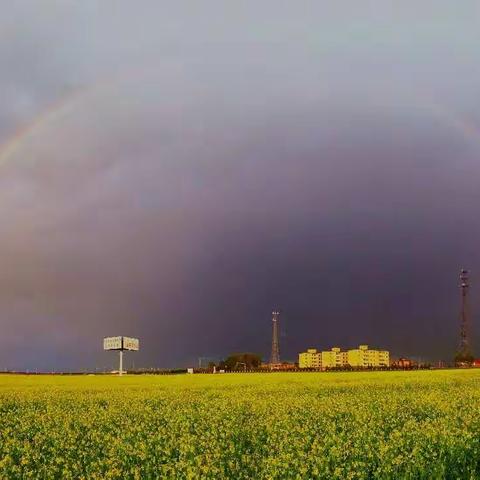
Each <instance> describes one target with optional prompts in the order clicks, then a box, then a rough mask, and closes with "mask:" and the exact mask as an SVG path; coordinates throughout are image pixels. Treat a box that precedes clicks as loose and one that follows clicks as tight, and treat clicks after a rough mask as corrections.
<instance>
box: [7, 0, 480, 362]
mask: <svg viewBox="0 0 480 480" xmlns="http://www.w3.org/2000/svg"><path fill="white" fill-rule="evenodd" d="M1 11H2V13H1V16H0V65H1V69H0V226H1V228H0V259H1V261H0V265H1V266H0V326H1V335H0V370H2V369H17V370H20V369H30V370H34V369H38V370H45V371H51V370H55V371H59V370H65V371H69V370H84V369H105V368H112V367H113V366H114V365H115V363H116V361H117V359H116V356H115V355H114V354H113V353H112V352H103V351H102V338H103V337H105V336H116V335H127V336H133V337H137V338H139V339H140V345H141V350H140V352H138V353H130V354H127V355H126V358H125V362H126V365H127V367H130V368H131V367H132V366H135V367H145V368H150V367H162V368H171V367H185V366H191V365H194V364H196V363H197V362H198V358H199V357H210V358H222V357H224V356H225V355H227V354H229V353H231V352H238V351H252V352H258V353H260V354H262V355H263V357H264V358H265V359H268V357H269V352H270V342H271V312H272V310H273V309H279V310H280V311H281V317H280V321H281V330H282V335H281V338H280V353H281V357H282V358H283V359H290V360H295V359H296V356H297V354H298V352H300V351H303V350H304V349H306V348H308V347H317V348H319V349H329V348H331V347H333V346H341V347H343V348H352V347H355V346H357V345H358V344H363V343H366V344H369V345H372V346H375V347H379V348H382V349H388V350H390V351H391V355H393V356H408V357H414V358H420V359H426V360H430V361H437V360H440V359H442V360H451V359H452V357H453V355H454V353H455V350H456V348H457V345H458V341H459V303H460V296H459V289H458V273H459V270H460V268H462V267H464V268H468V269H469V270H470V271H471V288H470V311H471V342H472V347H473V350H474V352H476V353H477V355H478V356H480V322H479V319H480V317H479V313H480V302H479V301H478V298H479V294H480V255H479V248H480V223H479V220H478V215H479V206H480V103H479V98H480V62H478V46H479V44H480V5H479V3H478V2H476V1H470V0H465V1H463V2H461V4H459V3H458V2H451V1H444V0H426V1H423V2H417V1H413V0H406V1H403V2H397V1H385V0H383V1H380V0H378V1H365V2H358V1H356V0H348V1H347V0H335V1H329V0H327V1H324V2H314V1H309V2H307V1H299V2H283V1H278V0H277V1H269V0H268V1H264V2H254V1H242V2H224V1H210V0H208V1H206V2H194V1H182V0H176V1H174V2H173V1H172V2H166V1H159V0H155V1H150V0H142V1H139V2H131V1H124V0H115V1H114V0H104V1H102V2H98V1H92V0H82V1H81V2H77V1H63V0H62V1H60V0H58V1H53V0H42V1H38V0H23V1H22V2H18V1H16V0H1Z"/></svg>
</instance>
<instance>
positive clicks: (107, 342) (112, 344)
mask: <svg viewBox="0 0 480 480" xmlns="http://www.w3.org/2000/svg"><path fill="white" fill-rule="evenodd" d="M103 349H104V350H121V349H122V337H107V338H104V339H103Z"/></svg>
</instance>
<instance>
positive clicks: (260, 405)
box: [0, 370, 480, 480]
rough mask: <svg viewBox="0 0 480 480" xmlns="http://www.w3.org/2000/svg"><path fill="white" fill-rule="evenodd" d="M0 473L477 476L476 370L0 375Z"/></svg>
mask: <svg viewBox="0 0 480 480" xmlns="http://www.w3.org/2000/svg"><path fill="white" fill-rule="evenodd" d="M0 435H1V437H0V478H2V479H3V478H18V479H28V478H45V479H82V478H84V479H87V478H88V479H140V478H142V479H143V478H162V479H163V478H167V479H168V478H171V479H225V478H228V479H235V480H240V479H314V478H322V479H323V478H324V479H342V480H343V479H357V478H358V479H372V478H378V479H401V478H408V479H436V478H451V479H453V478H457V479H469V478H480V371H475V370H456V371H454V370H452V371H421V372H372V373H358V372H357V373H274V374H226V375H179V376H125V377H123V378H118V377H110V376H81V377H79V376H76V377H66V376H13V375H2V376H0Z"/></svg>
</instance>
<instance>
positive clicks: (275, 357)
mask: <svg viewBox="0 0 480 480" xmlns="http://www.w3.org/2000/svg"><path fill="white" fill-rule="evenodd" d="M279 316H280V312H278V311H273V312H272V354H271V356H270V364H271V365H278V364H279V363H280V345H279V340H278V332H279Z"/></svg>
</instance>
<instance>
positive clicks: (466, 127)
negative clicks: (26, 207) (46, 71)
mask: <svg viewBox="0 0 480 480" xmlns="http://www.w3.org/2000/svg"><path fill="white" fill-rule="evenodd" d="M108 83H111V82H108ZM104 84H105V82H95V83H93V84H91V85H88V86H86V87H83V88H79V89H77V90H74V91H73V92H72V93H70V94H69V95H66V96H65V97H63V98H61V99H60V100H58V101H56V102H54V103H53V104H51V105H50V106H49V107H48V108H47V109H46V110H44V111H43V112H42V113H41V114H40V115H39V116H37V117H36V118H35V119H34V120H33V121H31V122H30V123H28V124H26V125H23V126H21V127H20V128H18V129H17V130H16V131H15V133H14V134H13V135H12V136H11V137H10V138H9V139H8V140H7V141H6V142H5V143H3V144H2V145H0V167H1V166H2V165H4V164H5V163H7V162H8V161H9V159H11V158H13V157H14V154H15V153H16V152H17V151H18V150H19V149H20V148H21V147H22V145H23V144H24V143H25V142H26V141H27V140H28V139H30V138H31V137H33V136H35V135H39V134H41V132H42V130H43V129H45V128H47V127H49V126H51V125H53V124H55V122H57V121H58V120H60V119H61V118H63V117H64V116H65V115H67V114H69V113H70V112H72V111H74V110H75V108H76V107H77V106H78V104H79V103H80V102H82V101H83V100H85V98H87V97H88V96H89V95H91V94H93V93H94V92H96V91H97V90H98V89H99V88H100V87H101V86H102V85H104ZM421 106H423V107H424V108H425V109H426V110H427V111H428V112H429V113H430V114H432V115H433V116H434V117H435V118H438V119H440V120H442V121H443V122H444V123H445V124H447V125H449V126H450V127H451V128H452V129H453V130H455V131H457V132H458V133H459V134H461V135H462V136H463V137H464V138H465V139H466V140H467V141H469V142H472V143H474V144H475V145H476V147H480V130H479V128H478V127H477V126H476V125H475V124H473V123H471V122H469V121H467V120H466V119H464V118H462V117H460V116H458V115H456V114H455V113H454V112H452V111H451V110H448V109H447V108H446V107H444V106H443V105H442V104H439V103H438V102H435V101H431V100H430V101H428V100H427V101H425V97H424V98H423V102H421Z"/></svg>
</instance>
